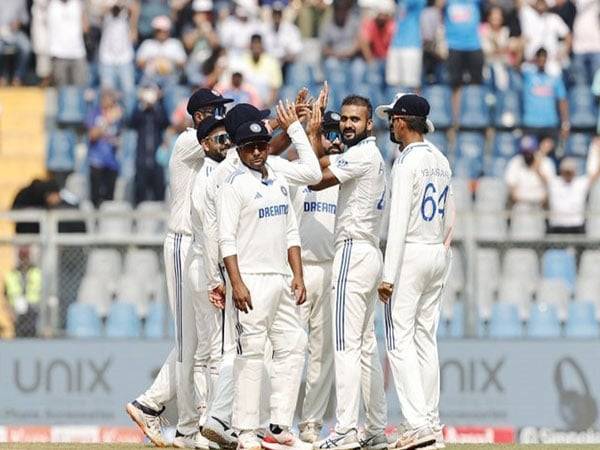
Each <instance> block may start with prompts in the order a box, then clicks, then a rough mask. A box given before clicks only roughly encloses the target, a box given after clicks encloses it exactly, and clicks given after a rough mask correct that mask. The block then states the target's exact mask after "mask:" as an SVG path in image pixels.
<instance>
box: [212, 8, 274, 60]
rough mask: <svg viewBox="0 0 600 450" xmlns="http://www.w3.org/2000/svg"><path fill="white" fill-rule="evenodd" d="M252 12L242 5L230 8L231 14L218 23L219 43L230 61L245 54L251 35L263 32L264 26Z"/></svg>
mask: <svg viewBox="0 0 600 450" xmlns="http://www.w3.org/2000/svg"><path fill="white" fill-rule="evenodd" d="M253 12H254V11H252V10H251V9H250V8H248V7H247V6H244V5H239V4H238V5H235V6H231V14H230V15H229V16H227V17H226V18H225V19H224V20H222V21H220V22H219V23H218V29H217V31H218V34H219V41H220V42H221V45H222V46H223V47H224V48H225V49H226V50H227V54H228V56H229V59H230V61H236V60H237V59H238V58H240V57H241V56H242V55H243V54H244V52H246V50H247V49H248V46H249V45H250V37H251V36H252V35H253V34H256V33H263V32H264V25H263V24H262V23H261V22H260V21H258V20H256V18H255V17H254V14H253Z"/></svg>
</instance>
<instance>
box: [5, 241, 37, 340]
mask: <svg viewBox="0 0 600 450" xmlns="http://www.w3.org/2000/svg"><path fill="white" fill-rule="evenodd" d="M4 295H5V297H6V299H7V301H8V304H9V305H10V308H11V311H12V315H13V317H15V334H16V336H17V337H35V335H36V334H37V319H38V314H39V304H40V299H41V296H42V273H41V271H40V269H39V268H38V267H36V266H35V264H33V262H32V261H31V258H30V251H29V247H27V246H24V247H20V248H19V251H18V261H17V265H16V266H15V267H14V268H13V269H12V270H10V271H9V272H7V273H6V274H5V275H4Z"/></svg>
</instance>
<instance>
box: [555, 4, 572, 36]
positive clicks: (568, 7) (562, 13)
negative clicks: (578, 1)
mask: <svg viewBox="0 0 600 450" xmlns="http://www.w3.org/2000/svg"><path fill="white" fill-rule="evenodd" d="M550 11H551V12H553V13H554V14H556V15H557V16H559V17H560V18H561V19H562V20H563V22H564V23H565V24H566V25H567V26H568V27H569V30H570V31H571V32H573V24H574V23H575V15H576V14H577V9H576V8H575V4H574V3H573V2H572V1H571V0H555V2H554V6H553V7H552V8H550Z"/></svg>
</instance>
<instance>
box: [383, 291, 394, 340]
mask: <svg viewBox="0 0 600 450" xmlns="http://www.w3.org/2000/svg"><path fill="white" fill-rule="evenodd" d="M383 312H384V318H385V343H386V344H387V349H388V350H395V349H396V337H395V336H394V320H393V318H392V299H391V298H390V301H389V302H387V304H386V305H385V306H384V307H383Z"/></svg>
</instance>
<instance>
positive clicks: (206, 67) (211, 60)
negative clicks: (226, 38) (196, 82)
mask: <svg viewBox="0 0 600 450" xmlns="http://www.w3.org/2000/svg"><path fill="white" fill-rule="evenodd" d="M224 50H225V49H224V48H223V47H221V46H220V45H217V46H216V47H215V48H213V50H212V53H211V54H210V56H209V57H208V58H206V60H205V61H204V62H203V63H202V66H201V68H200V71H201V72H202V74H203V75H210V74H211V73H212V72H213V71H214V70H215V67H216V65H217V61H218V59H219V58H220V57H221V56H222V55H223V52H224Z"/></svg>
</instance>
